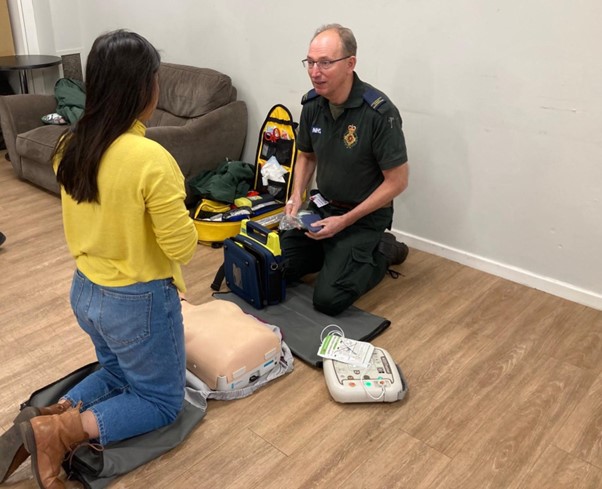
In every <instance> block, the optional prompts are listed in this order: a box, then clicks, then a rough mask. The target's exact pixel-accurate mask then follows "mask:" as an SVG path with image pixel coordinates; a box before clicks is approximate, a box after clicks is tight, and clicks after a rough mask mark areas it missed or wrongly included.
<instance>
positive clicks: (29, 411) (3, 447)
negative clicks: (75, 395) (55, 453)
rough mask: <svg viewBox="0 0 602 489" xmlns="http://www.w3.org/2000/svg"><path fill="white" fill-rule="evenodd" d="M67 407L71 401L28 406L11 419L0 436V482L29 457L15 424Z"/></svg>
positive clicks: (54, 412)
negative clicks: (10, 423)
mask: <svg viewBox="0 0 602 489" xmlns="http://www.w3.org/2000/svg"><path fill="white" fill-rule="evenodd" d="M69 407H71V403H63V404H58V403H57V404H53V405H52V406H48V407H41V408H37V407H33V406H29V407H26V408H25V409H23V410H22V411H21V412H20V413H19V415H18V416H17V417H16V418H15V420H14V421H13V426H11V427H10V428H9V429H8V430H7V431H6V432H5V433H4V434H3V435H2V436H1V437H0V484H2V483H3V482H4V481H5V480H6V479H8V478H9V477H10V476H11V475H12V473H13V472H14V471H15V470H17V469H18V468H19V467H20V466H21V464H22V463H23V462H25V460H27V458H28V457H29V452H28V451H27V450H26V449H25V447H24V446H23V441H22V440H21V434H20V433H19V428H18V426H17V425H18V424H19V423H23V422H24V421H29V420H30V419H32V418H35V417H36V416H43V415H48V414H60V413H63V412H65V411H66V410H67V409H68V408H69Z"/></svg>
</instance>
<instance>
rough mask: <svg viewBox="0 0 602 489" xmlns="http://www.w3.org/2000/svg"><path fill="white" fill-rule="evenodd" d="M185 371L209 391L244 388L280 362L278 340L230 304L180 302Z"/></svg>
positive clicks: (256, 321)
mask: <svg viewBox="0 0 602 489" xmlns="http://www.w3.org/2000/svg"><path fill="white" fill-rule="evenodd" d="M182 313H183V315H184V318H185V321H184V334H185V340H186V368H187V369H188V370H189V371H190V372H192V373H193V374H194V375H196V376H197V377H198V378H199V379H201V380H202V381H203V382H205V384H207V385H208V386H209V387H210V388H211V389H213V390H218V391H224V390H234V389H241V388H244V387H246V386H248V385H250V384H252V383H253V382H255V381H256V380H257V379H259V378H260V377H261V376H263V375H264V374H266V373H267V372H269V371H270V370H272V369H273V368H274V367H275V366H276V365H277V364H278V361H279V360H280V355H281V344H280V338H279V337H278V336H276V335H275V334H274V332H273V331H272V330H271V329H270V328H268V327H267V326H266V325H265V324H263V323H262V322H260V321H259V320H258V319H256V318H254V317H253V316H251V315H249V314H246V313H244V312H243V310H242V309H241V308H240V307H238V306H237V305H236V304H234V303H233V302H228V301H218V300H216V301H212V302H207V303H205V304H201V305H199V306H193V305H191V304H189V303H188V302H186V301H183V302H182Z"/></svg>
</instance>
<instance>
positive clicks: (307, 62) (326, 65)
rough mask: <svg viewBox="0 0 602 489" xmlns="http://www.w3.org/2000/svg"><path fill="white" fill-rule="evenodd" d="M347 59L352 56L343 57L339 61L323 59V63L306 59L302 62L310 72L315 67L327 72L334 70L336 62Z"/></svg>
mask: <svg viewBox="0 0 602 489" xmlns="http://www.w3.org/2000/svg"><path fill="white" fill-rule="evenodd" d="M347 58H351V55H349V56H343V57H342V58H339V59H323V60H321V61H314V60H313V59H309V58H306V59H304V60H301V63H303V68H307V69H308V70H311V69H313V67H314V66H317V67H318V69H319V70H320V71H325V70H328V69H330V68H332V65H333V64H335V63H336V62H338V61H343V60H344V59H347Z"/></svg>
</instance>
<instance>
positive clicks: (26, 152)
mask: <svg viewBox="0 0 602 489" xmlns="http://www.w3.org/2000/svg"><path fill="white" fill-rule="evenodd" d="M64 132H65V126H52V125H50V126H43V127H37V128H35V129H32V130H31V131H27V132H24V133H22V134H19V135H18V136H17V153H19V155H21V157H22V158H26V159H28V160H33V161H38V162H40V163H48V165H50V159H51V158H52V153H53V152H54V145H55V144H56V142H57V141H58V139H59V137H60V135H61V134H62V133H64Z"/></svg>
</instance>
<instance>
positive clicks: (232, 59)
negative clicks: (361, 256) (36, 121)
mask: <svg viewBox="0 0 602 489" xmlns="http://www.w3.org/2000/svg"><path fill="white" fill-rule="evenodd" d="M38 1H43V0H38ZM44 1H47V0H44ZM50 9H51V11H52V12H53V14H52V23H53V28H54V43H55V45H56V46H57V49H69V48H70V47H71V48H73V49H75V48H79V49H83V50H84V53H85V52H87V50H88V49H89V47H90V45H91V43H92V41H93V39H94V38H95V37H96V35H98V34H99V33H101V32H103V31H106V30H109V29H114V28H118V27H124V28H129V29H132V30H135V31H138V32H140V33H141V34H143V35H145V36H146V37H147V38H148V39H149V40H150V41H151V42H152V43H153V44H155V46H157V47H158V48H159V49H160V50H161V51H162V55H163V58H164V60H165V61H171V62H177V63H187V64H191V65H197V66H206V67H212V68H215V69H217V70H220V71H223V72H225V73H227V74H229V75H230V76H231V77H232V79H233V82H234V84H235V85H236V87H237V88H238V91H239V98H241V99H243V100H245V101H246V102H247V104H248V107H249V116H250V121H249V122H250V124H249V133H248V136H247V146H246V149H245V155H244V157H245V159H246V160H247V161H250V162H252V161H253V160H254V154H255V146H256V138H257V133H258V131H259V127H260V124H261V122H262V121H263V118H264V117H265V114H266V112H267V110H268V109H269V108H270V107H271V106H272V105H273V104H275V103H278V102H280V103H284V104H285V105H287V106H288V107H289V108H290V109H291V111H292V112H293V114H294V115H295V116H298V114H299V112H300V105H299V100H300V97H301V95H302V94H303V93H304V92H305V91H306V90H308V89H309V88H311V86H310V83H309V81H308V78H307V75H306V73H305V72H304V70H303V69H302V67H301V63H300V60H301V59H302V58H304V57H305V54H306V53H307V45H308V42H309V39H310V37H311V35H312V33H313V31H314V29H315V28H316V27H317V26H318V25H320V24H323V23H328V22H340V23H342V24H344V25H347V26H349V27H351V28H352V29H353V30H354V32H355V34H356V37H357V40H358V44H359V50H358V67H357V71H358V74H359V75H360V77H362V78H363V79H365V80H366V81H368V82H370V83H372V84H373V85H375V86H377V87H378V88H380V89H382V90H383V91H384V92H385V93H387V94H388V95H389V96H390V98H391V99H392V100H393V101H394V102H395V103H396V104H397V106H398V108H399V110H400V112H401V114H402V116H403V118H404V127H405V132H406V138H407V143H408V151H409V157H410V165H411V166H410V168H411V182H410V187H409V188H408V190H407V191H406V192H405V193H404V194H403V195H402V196H401V197H400V198H398V201H397V202H396V214H395V223H394V228H395V231H396V232H398V234H400V235H402V236H403V237H405V239H406V240H407V241H408V242H409V243H410V244H411V245H412V246H415V247H417V248H421V249H424V250H427V251H431V252H434V253H437V254H440V255H443V256H446V257H449V258H451V259H454V260H457V261H460V262H462V263H466V264H469V265H471V266H474V267H477V268H480V269H483V270H487V271H491V272H493V273H496V274H498V275H501V276H505V277H507V278H511V279H513V280H516V281H519V282H522V283H526V284H528V285H531V286H534V287H537V288H540V289H542V290H547V291H550V292H552V293H555V294H557V295H561V296H564V297H567V298H569V299H572V300H576V301H578V302H581V303H584V304H588V305H592V306H594V307H597V308H599V309H602V253H601V252H600V250H601V249H602V225H601V224H600V222H601V216H602V164H601V163H602V83H600V80H602V57H601V56H600V55H599V51H600V46H601V45H602V30H601V29H600V28H599V25H600V20H601V19H602V3H600V2H599V1H598V0H580V1H578V2H567V1H566V0H547V1H543V0H539V1H536V0H507V1H506V2H501V1H500V2H482V1H479V0H457V1H455V2H449V1H445V0H428V1H427V0H423V1H422V2H417V1H413V0H397V1H395V0H382V1H380V2H373V3H371V4H370V3H368V2H359V1H356V0H331V1H330V2H323V1H321V2H318V1H316V0H309V1H306V2H297V3H291V2H289V3H280V4H278V3H276V2H265V1H264V2H260V1H258V0H256V1H248V0H223V1H221V2H218V1H211V0H202V1H201V0H174V1H172V2H164V1H158V0H130V1H128V2H121V1H118V0H104V1H103V2H88V1H85V0H60V1H58V0H57V1H56V3H55V2H54V1H53V2H50ZM59 14H60V15H59ZM74 29H78V32H79V33H81V34H80V35H79V36H74V35H73V32H74ZM77 44H79V46H76V45H77Z"/></svg>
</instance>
